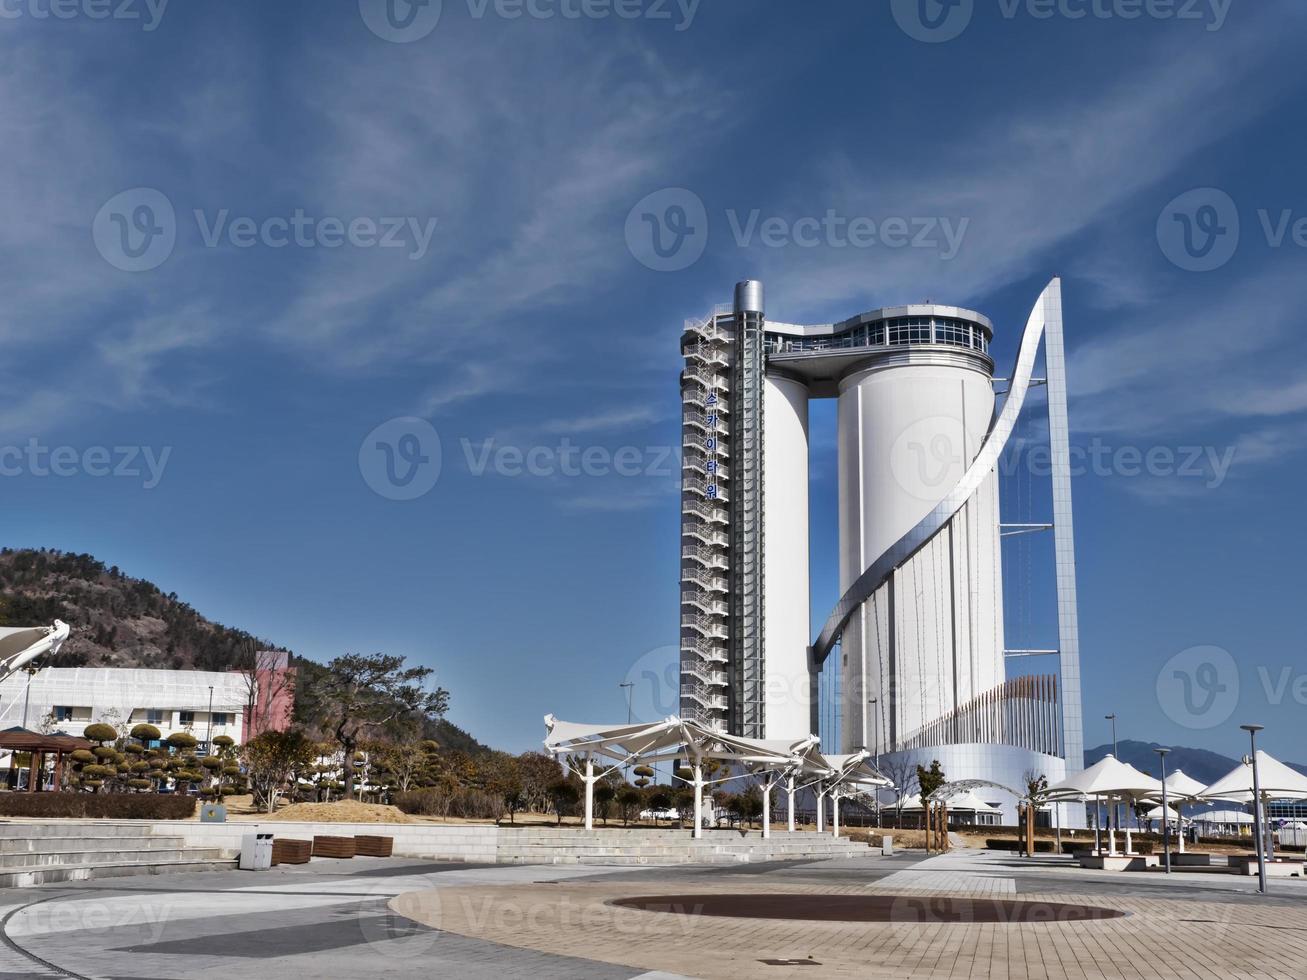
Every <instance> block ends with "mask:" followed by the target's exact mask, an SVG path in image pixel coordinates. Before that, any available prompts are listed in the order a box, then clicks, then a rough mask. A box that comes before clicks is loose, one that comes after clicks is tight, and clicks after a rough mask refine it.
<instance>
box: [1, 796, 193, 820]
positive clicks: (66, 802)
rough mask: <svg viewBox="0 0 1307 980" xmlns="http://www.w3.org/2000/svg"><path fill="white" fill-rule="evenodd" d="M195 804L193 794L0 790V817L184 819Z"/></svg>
mask: <svg viewBox="0 0 1307 980" xmlns="http://www.w3.org/2000/svg"><path fill="white" fill-rule="evenodd" d="M196 803H197V800H196V799H195V797H193V796H183V795H174V794H162V793H110V794H106V795H100V794H98V793H0V816H4V817H51V818H53V817H99V818H106V819H113V820H185V819H186V818H187V817H192V816H194V815H195V806H196Z"/></svg>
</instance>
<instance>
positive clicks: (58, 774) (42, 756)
mask: <svg viewBox="0 0 1307 980" xmlns="http://www.w3.org/2000/svg"><path fill="white" fill-rule="evenodd" d="M91 745H92V743H91V742H89V741H88V740H86V739H84V738H78V737H77V736H75V735H66V734H64V733H63V732H53V733H51V734H49V735H45V734H42V733H41V732H34V731H31V730H30V729H27V728H7V729H5V730H4V731H2V732H0V749H8V750H9V751H10V752H29V753H31V762H30V764H29V766H28V776H27V792H29V793H35V792H37V790H38V788H39V783H40V782H41V781H42V780H41V779H40V778H39V776H40V773H41V772H42V771H43V770H44V769H45V760H46V757H47V756H49V755H53V756H54V788H55V790H56V791H57V790H61V789H63V780H64V756H66V755H68V754H70V753H72V752H76V751H77V750H78V749H89V748H91ZM13 759H14V757H13V756H11V757H10V762H9V768H10V769H13V768H14V763H13Z"/></svg>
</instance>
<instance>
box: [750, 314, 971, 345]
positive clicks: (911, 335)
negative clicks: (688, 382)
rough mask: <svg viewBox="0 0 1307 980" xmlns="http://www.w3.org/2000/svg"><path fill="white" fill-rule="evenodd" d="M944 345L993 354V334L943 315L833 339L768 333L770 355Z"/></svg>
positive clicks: (872, 326)
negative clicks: (990, 342)
mask: <svg viewBox="0 0 1307 980" xmlns="http://www.w3.org/2000/svg"><path fill="white" fill-rule="evenodd" d="M920 344H942V345H945V346H951V347H965V348H967V349H968V350H976V351H980V352H981V353H982V354H988V353H989V332H988V331H987V330H986V329H985V328H984V327H982V326H981V325H980V324H978V323H971V322H970V321H968V320H959V319H956V318H953V317H940V316H900V317H891V318H890V319H887V320H879V321H877V322H875V323H864V324H862V325H860V326H857V327H854V328H853V329H852V330H848V331H846V332H844V333H839V334H834V335H833V336H830V337H791V336H787V335H785V334H775V333H769V334H767V353H768V354H800V353H808V352H812V351H836V350H860V349H862V348H866V347H901V346H908V345H920Z"/></svg>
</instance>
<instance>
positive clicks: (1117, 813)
mask: <svg viewBox="0 0 1307 980" xmlns="http://www.w3.org/2000/svg"><path fill="white" fill-rule="evenodd" d="M1103 717H1104V718H1105V719H1107V720H1108V721H1110V722H1111V723H1112V758H1113V759H1115V760H1116V761H1117V762H1120V761H1121V756H1120V755H1119V754H1118V753H1117V747H1116V712H1115V711H1113V712H1112V713H1111V714H1110V715H1103ZM1111 823H1114V824H1116V829H1117V830H1120V829H1121V804H1120V803H1113V804H1112V819H1111Z"/></svg>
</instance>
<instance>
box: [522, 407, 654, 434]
mask: <svg viewBox="0 0 1307 980" xmlns="http://www.w3.org/2000/svg"><path fill="white" fill-rule="evenodd" d="M661 420H662V416H661V415H660V414H659V413H658V412H656V411H655V410H654V409H652V408H617V409H611V410H609V411H607V412H598V413H595V414H593V415H582V416H578V417H577V418H570V419H550V420H549V421H547V422H545V423H544V425H543V427H542V428H543V429H544V431H545V432H549V433H553V434H555V435H580V434H587V433H593V432H613V431H621V430H623V429H630V428H635V427H637V426H645V425H649V424H650V423H653V422H659V421H661Z"/></svg>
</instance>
